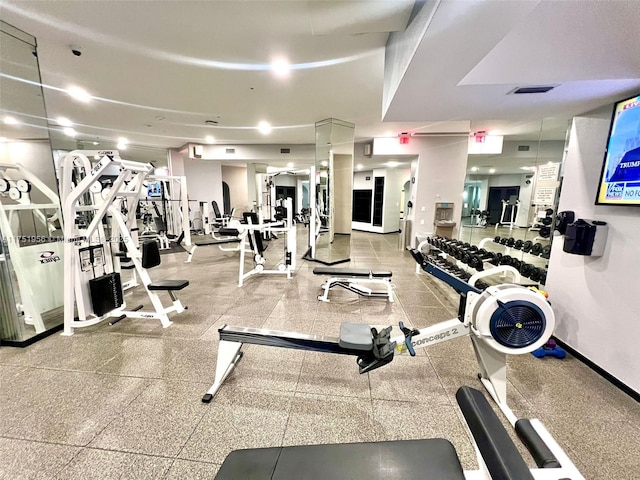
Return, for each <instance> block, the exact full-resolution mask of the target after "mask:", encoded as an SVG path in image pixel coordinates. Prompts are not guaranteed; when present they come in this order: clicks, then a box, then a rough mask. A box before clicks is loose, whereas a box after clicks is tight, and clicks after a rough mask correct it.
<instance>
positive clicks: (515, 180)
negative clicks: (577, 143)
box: [459, 118, 568, 284]
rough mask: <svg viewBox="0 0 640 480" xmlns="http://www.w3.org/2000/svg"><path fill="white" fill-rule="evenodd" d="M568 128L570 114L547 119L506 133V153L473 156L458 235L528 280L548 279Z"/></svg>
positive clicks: (497, 262) (503, 151)
mask: <svg viewBox="0 0 640 480" xmlns="http://www.w3.org/2000/svg"><path fill="white" fill-rule="evenodd" d="M567 128H568V119H566V118H562V119H560V118H545V119H543V120H541V121H539V122H536V123H535V124H529V125H526V126H523V128H522V130H523V132H522V133H521V134H519V135H511V136H505V137H504V141H503V146H502V153H500V154H475V155H474V154H471V155H469V158H468V165H467V175H466V178H465V185H464V192H463V209H462V219H461V229H460V236H459V239H460V241H462V242H465V243H468V244H469V245H471V246H475V247H477V249H478V250H479V251H481V254H482V256H484V258H483V259H484V260H485V261H488V262H491V263H493V264H496V265H511V266H513V267H514V268H516V269H517V270H518V271H519V272H520V273H521V274H522V277H523V281H527V280H531V281H532V282H534V283H535V282H539V283H541V284H544V283H545V279H546V272H547V267H548V261H549V260H548V259H549V254H550V250H551V239H552V235H553V228H554V222H555V216H556V213H557V204H558V198H559V192H560V185H561V176H562V162H563V158H564V152H565V141H566V134H567ZM472 130H473V126H472ZM472 141H473V139H472ZM480 249H484V251H486V253H485V252H484V251H482V250H480ZM465 268H466V269H467V270H469V271H470V273H474V271H475V270H474V269H473V268H470V267H468V266H466V267H465Z"/></svg>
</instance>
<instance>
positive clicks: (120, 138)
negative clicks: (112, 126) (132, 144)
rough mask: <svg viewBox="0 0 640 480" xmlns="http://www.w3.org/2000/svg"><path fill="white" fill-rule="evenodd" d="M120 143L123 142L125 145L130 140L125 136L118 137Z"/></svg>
mask: <svg viewBox="0 0 640 480" xmlns="http://www.w3.org/2000/svg"><path fill="white" fill-rule="evenodd" d="M118 143H122V144H123V145H126V144H127V143H129V140H127V139H126V138H124V137H118Z"/></svg>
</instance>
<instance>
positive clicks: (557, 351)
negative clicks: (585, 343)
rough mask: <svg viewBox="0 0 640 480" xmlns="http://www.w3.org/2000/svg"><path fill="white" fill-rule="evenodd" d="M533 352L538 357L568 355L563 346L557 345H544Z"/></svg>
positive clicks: (562, 356) (561, 356)
mask: <svg viewBox="0 0 640 480" xmlns="http://www.w3.org/2000/svg"><path fill="white" fill-rule="evenodd" d="M531 354H532V355H533V356H534V357H536V358H543V357H546V356H550V357H556V358H560V359H562V358H565V357H566V356H567V352H565V351H564V350H563V349H562V348H560V347H559V346H557V345H554V346H553V347H547V346H546V345H545V346H542V347H540V348H538V349H537V350H534V351H533V352H531Z"/></svg>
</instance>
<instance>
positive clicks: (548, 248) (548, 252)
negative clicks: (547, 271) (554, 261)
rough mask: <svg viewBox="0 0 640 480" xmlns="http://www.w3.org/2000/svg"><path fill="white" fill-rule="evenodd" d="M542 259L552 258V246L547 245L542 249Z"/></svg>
mask: <svg viewBox="0 0 640 480" xmlns="http://www.w3.org/2000/svg"><path fill="white" fill-rule="evenodd" d="M540 256H541V257H542V258H549V257H550V256H551V245H545V246H544V247H542V253H541V254H540Z"/></svg>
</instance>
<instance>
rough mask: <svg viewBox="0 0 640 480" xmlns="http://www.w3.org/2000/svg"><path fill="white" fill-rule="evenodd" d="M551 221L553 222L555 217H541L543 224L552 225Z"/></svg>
mask: <svg viewBox="0 0 640 480" xmlns="http://www.w3.org/2000/svg"><path fill="white" fill-rule="evenodd" d="M551 222H553V218H551V217H544V218H541V219H540V223H542V224H543V225H551Z"/></svg>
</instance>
